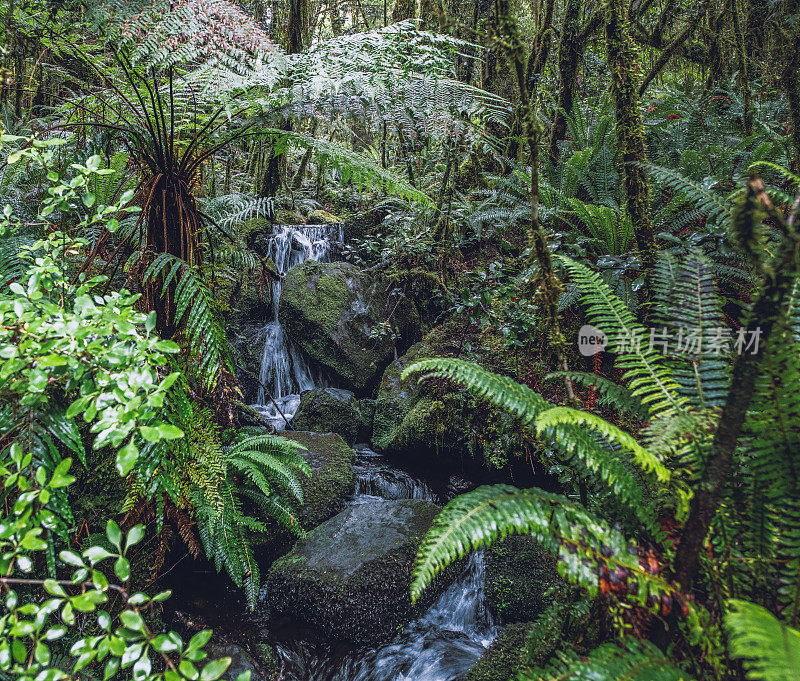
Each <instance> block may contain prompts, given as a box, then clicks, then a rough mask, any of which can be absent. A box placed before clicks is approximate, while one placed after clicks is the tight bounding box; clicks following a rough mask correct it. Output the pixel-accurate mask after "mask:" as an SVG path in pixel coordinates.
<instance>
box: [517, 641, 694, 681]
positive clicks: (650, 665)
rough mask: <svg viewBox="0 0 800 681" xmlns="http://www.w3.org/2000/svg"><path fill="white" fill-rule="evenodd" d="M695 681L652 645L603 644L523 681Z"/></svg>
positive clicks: (529, 674)
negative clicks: (583, 654)
mask: <svg viewBox="0 0 800 681" xmlns="http://www.w3.org/2000/svg"><path fill="white" fill-rule="evenodd" d="M622 679H624V680H625V681H692V677H691V676H689V675H688V674H686V672H684V671H682V670H681V669H679V668H678V667H676V666H675V664H674V663H673V662H672V661H671V660H670V659H669V658H667V657H665V655H664V653H662V652H661V651H660V650H659V649H658V648H657V647H656V646H654V645H653V644H652V643H650V642H649V641H640V640H638V639H634V638H626V639H624V640H623V642H622V643H619V644H617V643H603V644H602V645H600V646H598V647H597V648H595V649H594V650H592V651H591V652H590V653H589V655H588V656H587V657H586V658H581V657H580V656H578V655H576V654H574V653H573V654H571V655H564V654H562V655H561V656H560V659H559V660H557V661H556V662H553V663H552V664H550V665H549V666H548V667H546V668H544V669H531V670H525V671H523V672H521V673H520V675H519V681H556V680H557V681H622Z"/></svg>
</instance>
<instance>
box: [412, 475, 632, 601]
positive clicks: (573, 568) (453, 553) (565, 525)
mask: <svg viewBox="0 0 800 681" xmlns="http://www.w3.org/2000/svg"><path fill="white" fill-rule="evenodd" d="M512 533H520V534H529V535H531V536H533V537H534V538H535V539H537V540H538V541H539V542H541V543H542V544H543V545H544V546H545V547H547V548H548V549H549V550H551V551H552V552H553V553H555V554H556V555H558V556H559V558H560V561H559V571H560V572H561V573H562V575H563V576H565V577H567V578H568V579H570V580H571V581H574V582H576V583H578V584H581V585H582V586H585V587H586V588H588V589H589V590H590V591H594V590H596V589H597V582H598V578H597V573H596V570H593V569H587V568H586V566H585V565H584V561H585V560H586V561H589V564H590V565H595V564H596V558H597V556H599V555H601V552H602V551H606V552H609V551H610V552H611V553H613V555H615V556H617V557H618V559H619V560H620V562H621V563H623V564H627V565H630V567H632V568H633V567H635V566H636V565H638V561H637V559H636V558H634V557H633V556H631V554H630V553H629V552H628V544H627V542H626V540H625V538H624V537H623V536H622V534H621V533H619V532H617V531H616V530H613V529H611V528H609V527H608V526H607V525H606V523H605V522H604V521H602V520H601V519H599V518H597V517H595V516H593V515H592V514H591V513H589V512H588V511H586V510H585V509H584V508H583V507H581V506H580V505H579V504H575V503H573V502H571V501H570V500H569V499H567V498H566V497H563V496H559V495H557V494H551V493H549V492H544V491H543V490H540V489H537V488H531V489H525V490H520V489H517V488H515V487H512V486H510V485H492V486H488V487H479V488H478V489H476V490H475V491H473V492H468V493H467V494H462V495H461V496H459V497H457V498H456V499H454V500H453V501H451V502H450V503H449V504H447V506H445V507H444V509H443V510H442V512H441V513H440V514H439V515H438V516H437V517H436V519H435V520H434V522H433V525H432V526H431V528H430V530H428V533H427V534H426V535H425V538H424V539H423V541H422V544H421V545H420V548H419V552H418V553H417V561H416V564H415V566H414V573H413V578H412V582H411V598H412V600H414V601H416V600H417V599H418V598H419V596H420V595H421V594H422V591H423V590H424V589H425V587H426V586H428V585H429V584H430V583H431V582H432V581H433V578H434V577H435V576H436V575H437V574H438V573H439V572H441V571H442V570H443V569H444V568H445V567H447V565H449V564H450V563H452V562H454V561H455V560H457V559H458V558H462V557H463V556H465V555H466V554H467V553H468V552H469V551H471V550H473V549H477V548H480V547H481V546H486V545H488V544H490V543H491V542H493V541H494V540H495V539H498V538H500V539H502V538H503V537H506V536H508V535H509V534H512ZM604 547H605V548H604Z"/></svg>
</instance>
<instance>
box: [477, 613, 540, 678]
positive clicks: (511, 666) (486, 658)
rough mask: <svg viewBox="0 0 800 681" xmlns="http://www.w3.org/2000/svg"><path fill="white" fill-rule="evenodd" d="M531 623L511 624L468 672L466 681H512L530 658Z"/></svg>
mask: <svg viewBox="0 0 800 681" xmlns="http://www.w3.org/2000/svg"><path fill="white" fill-rule="evenodd" d="M531 626H532V625H531V624H530V622H524V623H523V622H520V623H516V624H509V625H508V626H507V627H506V628H505V629H503V631H501V632H500V635H499V636H498V637H497V640H496V641H495V642H494V643H492V645H491V646H489V648H488V649H487V651H486V652H485V653H484V654H483V655H481V658H480V659H479V660H478V661H477V662H476V663H475V665H474V666H473V667H472V669H470V670H469V672H467V676H466V679H465V681H512V679H516V678H517V673H518V672H519V671H520V670H521V669H522V667H523V666H524V665H525V661H526V659H527V657H528V655H527V652H526V641H527V638H528V632H530V630H531Z"/></svg>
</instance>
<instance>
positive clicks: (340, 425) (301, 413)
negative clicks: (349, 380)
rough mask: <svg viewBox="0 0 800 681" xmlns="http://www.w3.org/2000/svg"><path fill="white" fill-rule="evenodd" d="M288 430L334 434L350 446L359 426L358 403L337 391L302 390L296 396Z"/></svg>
mask: <svg viewBox="0 0 800 681" xmlns="http://www.w3.org/2000/svg"><path fill="white" fill-rule="evenodd" d="M292 426H293V427H295V428H297V430H307V431H312V432H314V433H337V434H338V435H340V436H341V437H342V439H343V440H344V441H345V442H346V443H347V444H348V445H351V446H352V445H353V444H355V441H356V437H357V435H358V432H359V429H360V426H361V411H360V409H359V403H358V400H357V399H356V397H355V395H353V393H352V392H350V391H349V390H343V389H341V388H315V389H313V390H306V391H304V392H303V393H302V394H301V395H300V406H299V407H298V409H297V413H296V414H295V417H294V419H292Z"/></svg>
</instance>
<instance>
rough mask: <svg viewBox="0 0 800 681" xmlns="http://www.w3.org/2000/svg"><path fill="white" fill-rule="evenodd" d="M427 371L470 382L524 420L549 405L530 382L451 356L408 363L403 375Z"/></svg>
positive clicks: (529, 420) (484, 396)
mask: <svg viewBox="0 0 800 681" xmlns="http://www.w3.org/2000/svg"><path fill="white" fill-rule="evenodd" d="M423 372H424V373H430V374H431V375H433V376H439V377H444V378H449V379H450V380H452V381H455V382H456V383H460V384H461V385H465V386H467V387H468V388H469V389H470V390H472V391H473V392H474V393H475V394H476V395H478V396H479V397H480V398H482V399H485V400H488V401H489V402H492V403H493V404H495V405H497V406H498V407H500V408H502V409H505V410H506V411H508V412H510V413H511V414H513V415H514V416H516V417H517V418H519V419H520V420H521V421H522V423H523V424H531V423H532V422H533V421H534V419H535V418H536V416H537V415H538V414H539V412H540V411H541V410H542V409H545V408H547V407H549V404H548V403H547V402H546V401H545V400H544V398H543V397H542V396H541V395H539V393H537V392H535V391H533V390H531V389H530V388H529V387H528V386H525V385H522V384H520V383H517V382H516V381H515V380H513V379H511V378H508V377H507V376H500V375H498V374H493V373H492V372H490V371H486V369H484V368H483V367H481V366H479V365H477V364H475V363H473V362H467V361H464V360H461V359H448V358H437V359H424V360H421V361H419V362H414V364H412V365H411V366H409V367H406V369H404V370H403V374H402V379H403V380H406V379H407V378H408V377H409V376H411V374H415V373H423Z"/></svg>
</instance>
